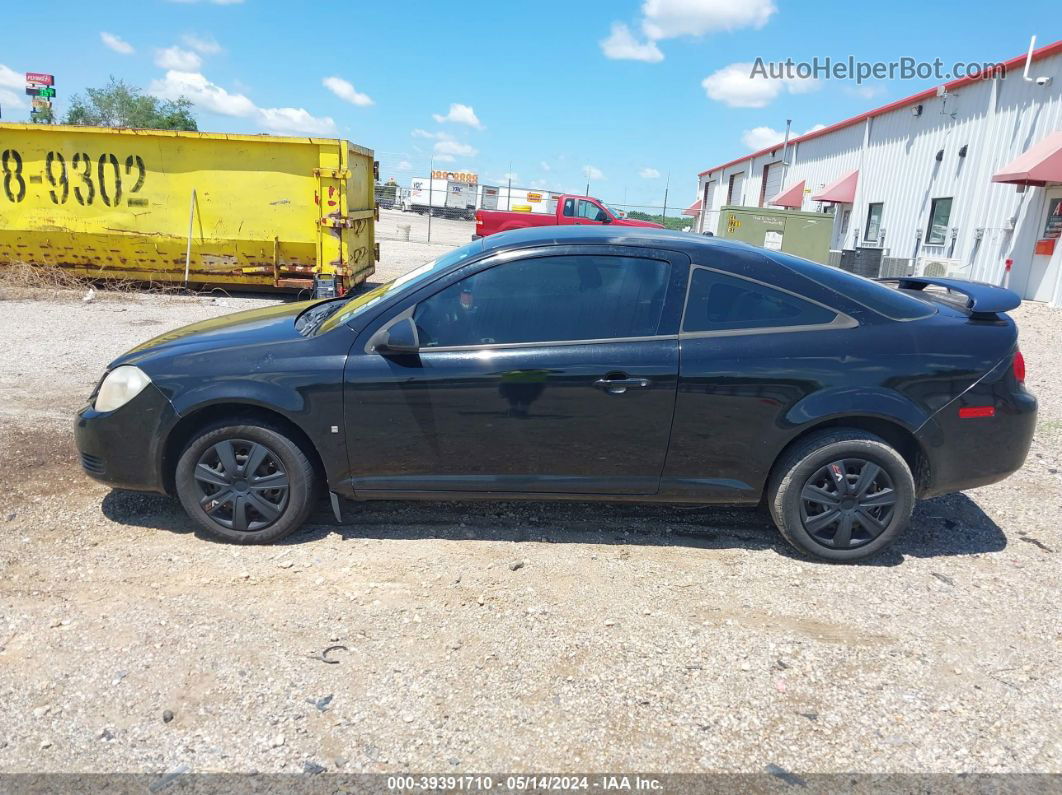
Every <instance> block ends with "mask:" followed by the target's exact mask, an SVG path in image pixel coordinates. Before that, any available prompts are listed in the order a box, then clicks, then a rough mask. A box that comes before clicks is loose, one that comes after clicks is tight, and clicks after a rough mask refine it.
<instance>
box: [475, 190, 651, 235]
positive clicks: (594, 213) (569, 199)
mask: <svg viewBox="0 0 1062 795" xmlns="http://www.w3.org/2000/svg"><path fill="white" fill-rule="evenodd" d="M570 224H589V225H591V226H600V225H601V224H614V225H616V226H651V227H653V228H654V229H663V228H664V227H663V226H662V225H661V224H655V223H653V222H652V221H634V220H632V219H629V218H620V217H619V215H617V214H616V212H615V211H613V210H612V209H611V208H610V207H609V206H608V205H607V204H605V203H604V202H603V201H601V200H600V199H593V198H591V197H589V196H570V195H563V196H561V197H559V198H558V199H557V210H556V212H555V213H550V214H547V213H519V212H507V211H505V210H476V233H475V234H474V235H472V239H473V240H478V239H479V238H481V237H486V236H487V235H493V234H496V233H498V232H508V231H509V230H510V229H524V228H525V227H529V226H567V225H570Z"/></svg>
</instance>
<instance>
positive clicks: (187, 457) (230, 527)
mask: <svg viewBox="0 0 1062 795" xmlns="http://www.w3.org/2000/svg"><path fill="white" fill-rule="evenodd" d="M175 481H176V485H177V496H178V497H179V498H180V500H181V504H182V505H183V506H184V509H185V511H187V512H188V515H189V516H190V517H191V518H192V519H193V520H194V521H195V522H196V523H197V524H198V525H199V526H200V527H202V528H203V529H205V530H207V531H208V532H209V533H211V534H212V535H215V536H217V537H219V538H222V539H224V540H226V541H231V542H234V543H237V544H268V543H271V542H273V541H276V540H278V539H280V538H283V537H284V536H286V535H288V534H289V533H292V532H294V531H295V530H297V529H298V528H299V527H301V526H302V524H303V523H304V522H305V521H306V519H307V518H308V517H309V515H310V511H311V510H313V505H314V498H315V496H316V492H317V488H316V486H317V484H316V477H315V475H314V470H313V465H312V464H311V463H310V461H309V459H308V458H307V457H306V454H305V453H303V451H302V449H301V448H300V447H299V446H298V445H297V444H295V442H293V441H292V440H291V439H289V438H288V437H287V436H285V435H284V434H283V433H281V432H280V431H279V430H277V429H274V428H270V427H267V426H263V425H250V424H248V425H243V424H225V425H220V426H219V425H214V426H211V427H209V428H206V429H204V430H203V431H202V432H201V433H200V434H199V435H198V436H196V437H195V438H194V439H192V441H191V442H189V443H188V446H187V447H186V448H185V450H184V452H183V453H182V454H181V457H180V459H179V460H178V461H177V471H176V473H175Z"/></svg>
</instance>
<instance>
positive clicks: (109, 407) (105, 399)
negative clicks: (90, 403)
mask: <svg viewBox="0 0 1062 795" xmlns="http://www.w3.org/2000/svg"><path fill="white" fill-rule="evenodd" d="M150 383H151V379H150V378H148V377H147V374H146V373H145V372H144V371H143V370H141V369H140V368H139V367H133V366H132V365H130V364H126V365H123V366H121V367H115V368H114V369H113V370H111V371H110V372H109V373H107V377H106V378H104V379H103V383H102V384H100V391H99V392H98V393H97V394H96V411H114V410H115V409H118V408H121V407H122V406H124V405H125V404H126V403H128V402H129V401H130V400H132V399H133V398H135V397H136V396H137V395H139V394H140V393H141V392H143V391H144V387H146V386H147V385H148V384H150Z"/></svg>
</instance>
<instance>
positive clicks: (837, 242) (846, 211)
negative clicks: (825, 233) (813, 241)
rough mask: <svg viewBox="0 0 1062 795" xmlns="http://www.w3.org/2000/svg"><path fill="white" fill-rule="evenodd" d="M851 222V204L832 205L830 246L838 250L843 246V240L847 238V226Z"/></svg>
mask: <svg viewBox="0 0 1062 795" xmlns="http://www.w3.org/2000/svg"><path fill="white" fill-rule="evenodd" d="M851 222H852V205H850V204H835V205H833V242H832V243H830V248H832V249H834V250H840V249H842V248H844V242H845V240H846V239H847V238H848V226H849V224H851Z"/></svg>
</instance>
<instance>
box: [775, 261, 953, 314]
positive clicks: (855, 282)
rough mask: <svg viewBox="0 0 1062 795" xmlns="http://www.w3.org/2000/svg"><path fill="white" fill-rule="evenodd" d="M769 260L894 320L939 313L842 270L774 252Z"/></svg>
mask: <svg viewBox="0 0 1062 795" xmlns="http://www.w3.org/2000/svg"><path fill="white" fill-rule="evenodd" d="M769 259H771V260H773V261H774V262H777V263H778V264H780V265H783V266H785V267H787V268H789V269H790V270H791V271H794V272H795V273H798V274H800V275H801V276H805V277H807V278H808V279H811V280H812V281H813V282H815V283H816V284H819V285H821V286H823V287H825V288H827V289H829V290H833V291H834V292H835V293H839V294H841V295H843V296H844V297H845V298H849V299H851V300H852V301H855V302H856V303H857V304H860V305H861V306H865V307H866V308H867V309H870V310H872V311H874V312H877V313H878V314H879V315H884V316H885V317H887V318H889V319H890V320H917V319H918V318H923V317H929V316H930V315H932V314H934V313H935V312H936V309H934V308H933V307H932V306H931V305H929V304H927V303H926V302H925V301H922V300H919V299H918V298H913V297H911V296H909V295H905V294H904V293H901V292H900V291H899V290H896V289H893V288H892V287H887V286H885V285H884V284H881V283H880V282H876V281H873V280H872V279H867V278H866V277H864V276H856V275H855V274H854V273H849V272H848V271H843V270H841V269H840V268H831V267H829V266H827V265H820V264H818V263H817V262H811V261H810V260H806V259H801V258H800V257H794V256H792V255H790V254H782V253H778V252H772V253H771V255H770V257H769Z"/></svg>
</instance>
